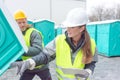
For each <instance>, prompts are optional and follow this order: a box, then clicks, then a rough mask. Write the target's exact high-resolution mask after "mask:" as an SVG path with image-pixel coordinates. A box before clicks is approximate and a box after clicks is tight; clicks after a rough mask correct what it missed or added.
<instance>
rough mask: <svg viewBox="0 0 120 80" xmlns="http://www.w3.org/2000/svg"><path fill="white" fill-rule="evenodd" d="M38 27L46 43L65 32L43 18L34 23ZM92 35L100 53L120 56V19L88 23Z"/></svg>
mask: <svg viewBox="0 0 120 80" xmlns="http://www.w3.org/2000/svg"><path fill="white" fill-rule="evenodd" d="M32 24H33V25H34V27H35V28H36V29H38V30H39V31H41V32H42V33H43V35H44V43H45V45H46V44H47V43H48V42H49V41H51V40H52V39H54V38H55V37H56V36H57V35H59V34H62V33H63V31H62V30H63V29H62V28H60V26H59V27H58V28H56V29H55V28H54V26H55V24H54V22H51V21H48V20H43V21H38V22H34V23H32ZM87 30H88V32H89V34H90V37H92V38H94V39H95V42H96V44H97V48H98V51H99V54H101V55H104V56H107V57H110V56H120V47H119V45H120V21H119V20H110V21H101V22H92V23H89V24H88V25H87Z"/></svg>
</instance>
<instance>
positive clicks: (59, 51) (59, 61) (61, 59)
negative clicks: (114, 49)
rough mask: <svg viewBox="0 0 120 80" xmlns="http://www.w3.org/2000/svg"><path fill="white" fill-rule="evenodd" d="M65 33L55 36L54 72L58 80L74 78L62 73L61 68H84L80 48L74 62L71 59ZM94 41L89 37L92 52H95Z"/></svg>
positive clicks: (71, 79) (72, 79)
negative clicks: (55, 66)
mask: <svg viewBox="0 0 120 80" xmlns="http://www.w3.org/2000/svg"><path fill="white" fill-rule="evenodd" d="M65 38H66V37H65V35H59V36H58V37H57V38H56V65H57V68H56V72H57V77H58V79H59V80H76V78H75V76H74V75H70V74H64V73H63V72H62V70H61V68H78V69H84V67H85V64H83V63H82V57H83V54H82V50H80V51H78V53H77V55H76V57H75V60H74V63H73V64H72V60H71V52H70V51H71V49H70V47H69V45H68V43H67V42H66V41H65ZM95 47H96V44H95V41H94V40H93V39H91V48H92V53H93V55H94V53H95Z"/></svg>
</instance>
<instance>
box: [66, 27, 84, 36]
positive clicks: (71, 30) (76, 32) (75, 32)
mask: <svg viewBox="0 0 120 80" xmlns="http://www.w3.org/2000/svg"><path fill="white" fill-rule="evenodd" d="M84 29H85V28H84V27H68V28H67V33H68V37H70V38H74V37H78V36H80V35H81V33H82V31H83V30H84Z"/></svg>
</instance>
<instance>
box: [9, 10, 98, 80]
mask: <svg viewBox="0 0 120 80" xmlns="http://www.w3.org/2000/svg"><path fill="white" fill-rule="evenodd" d="M87 23H88V17H87V14H86V11H85V10H84V9H82V8H75V9H72V10H71V11H70V12H69V13H68V15H67V17H66V19H65V21H64V22H63V25H64V27H66V28H67V30H66V32H65V34H61V35H58V36H57V37H56V38H55V39H54V40H53V41H51V42H50V43H48V45H47V46H46V47H45V48H44V49H43V51H42V52H41V53H40V54H39V55H36V56H35V57H32V58H31V59H28V60H26V61H24V62H19V63H12V64H11V65H16V66H17V64H21V67H20V68H19V69H20V70H19V74H22V73H23V72H24V70H26V69H31V68H33V67H35V66H37V65H40V64H47V63H49V62H50V61H52V60H54V59H55V58H56V73H57V78H58V80H83V79H85V80H87V79H88V77H89V76H90V75H91V74H92V73H93V72H94V68H95V63H96V62H97V61H98V58H97V48H96V44H95V41H94V39H92V38H90V36H89V34H88V32H87V30H86V24H87ZM18 67H19V66H18ZM81 78H82V79H81Z"/></svg>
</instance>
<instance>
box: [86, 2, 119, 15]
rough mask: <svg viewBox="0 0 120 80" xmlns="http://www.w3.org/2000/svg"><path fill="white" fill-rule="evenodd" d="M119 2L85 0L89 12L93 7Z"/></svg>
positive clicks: (108, 5) (111, 5)
mask: <svg viewBox="0 0 120 80" xmlns="http://www.w3.org/2000/svg"><path fill="white" fill-rule="evenodd" d="M118 3H119V4H120V0H87V10H88V12H89V13H90V10H91V9H92V8H93V7H96V6H99V5H103V6H105V7H114V6H115V4H118Z"/></svg>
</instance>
